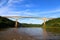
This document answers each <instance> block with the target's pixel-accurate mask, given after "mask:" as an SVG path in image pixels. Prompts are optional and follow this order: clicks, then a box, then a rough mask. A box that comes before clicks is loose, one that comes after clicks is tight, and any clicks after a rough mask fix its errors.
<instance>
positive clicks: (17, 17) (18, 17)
mask: <svg viewBox="0 0 60 40" xmlns="http://www.w3.org/2000/svg"><path fill="white" fill-rule="evenodd" d="M2 17H6V18H15V19H16V22H15V27H16V28H17V24H18V23H17V22H18V19H20V18H34V19H38V20H43V21H44V25H43V27H44V28H45V26H46V23H45V22H46V20H51V19H55V18H46V17H44V18H41V17H31V16H2Z"/></svg>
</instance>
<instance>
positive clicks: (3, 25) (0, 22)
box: [0, 16, 40, 28]
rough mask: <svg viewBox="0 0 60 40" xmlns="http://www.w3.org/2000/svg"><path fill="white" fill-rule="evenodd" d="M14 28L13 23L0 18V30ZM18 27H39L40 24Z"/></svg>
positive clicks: (24, 24)
mask: <svg viewBox="0 0 60 40" xmlns="http://www.w3.org/2000/svg"><path fill="white" fill-rule="evenodd" d="M9 27H15V21H12V20H10V19H7V18H5V17H1V16H0V28H9ZM18 27H40V24H26V23H19V22H18Z"/></svg>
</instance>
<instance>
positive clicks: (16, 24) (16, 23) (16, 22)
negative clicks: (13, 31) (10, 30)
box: [15, 18, 18, 28]
mask: <svg viewBox="0 0 60 40" xmlns="http://www.w3.org/2000/svg"><path fill="white" fill-rule="evenodd" d="M17 26H18V19H17V18H16V21H15V28H17Z"/></svg>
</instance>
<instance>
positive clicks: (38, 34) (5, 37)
mask: <svg viewBox="0 0 60 40" xmlns="http://www.w3.org/2000/svg"><path fill="white" fill-rule="evenodd" d="M19 37H20V38H19ZM21 37H22V40H25V39H24V38H25V37H29V38H30V40H32V39H33V40H42V39H43V40H60V29H59V30H58V29H56V28H48V29H43V28H8V29H5V30H1V31H0V40H20V39H21ZM14 38H15V39H14ZM29 38H28V39H27V38H26V40H29Z"/></svg>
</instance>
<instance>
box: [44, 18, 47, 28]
mask: <svg viewBox="0 0 60 40" xmlns="http://www.w3.org/2000/svg"><path fill="white" fill-rule="evenodd" d="M43 20H44V23H43V28H46V23H45V22H46V20H47V19H46V18H43Z"/></svg>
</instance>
